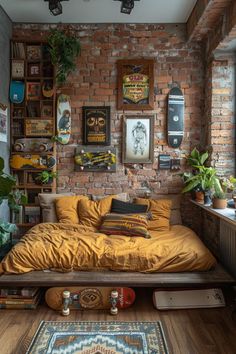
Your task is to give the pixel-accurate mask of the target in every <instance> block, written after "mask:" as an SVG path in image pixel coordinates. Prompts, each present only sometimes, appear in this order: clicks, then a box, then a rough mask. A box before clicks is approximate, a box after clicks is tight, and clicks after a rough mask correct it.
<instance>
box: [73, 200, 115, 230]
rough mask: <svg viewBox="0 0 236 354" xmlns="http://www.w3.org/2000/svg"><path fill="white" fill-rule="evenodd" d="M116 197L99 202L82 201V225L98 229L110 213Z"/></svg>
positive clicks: (80, 216)
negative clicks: (113, 199)
mask: <svg viewBox="0 0 236 354" xmlns="http://www.w3.org/2000/svg"><path fill="white" fill-rule="evenodd" d="M114 197H115V196H114V195H110V196H108V197H106V198H103V199H101V200H98V201H96V202H95V201H93V200H86V199H82V200H81V201H80V202H79V205H78V211H79V220H80V224H81V225H84V226H90V227H94V228H95V229H98V228H99V226H100V224H101V219H102V217H103V216H104V215H106V214H107V213H109V212H110V210H111V202H112V198H114Z"/></svg>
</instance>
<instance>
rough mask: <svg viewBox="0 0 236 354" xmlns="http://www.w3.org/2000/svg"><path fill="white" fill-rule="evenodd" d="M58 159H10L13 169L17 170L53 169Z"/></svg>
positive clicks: (23, 156)
mask: <svg viewBox="0 0 236 354" xmlns="http://www.w3.org/2000/svg"><path fill="white" fill-rule="evenodd" d="M55 165H56V159H55V157H53V156H49V155H45V156H41V155H35V154H34V155H17V154H16V155H12V157H11V159H10V166H11V168H15V169H24V168H25V169H46V168H50V169H51V168H53V167H54V166H55Z"/></svg>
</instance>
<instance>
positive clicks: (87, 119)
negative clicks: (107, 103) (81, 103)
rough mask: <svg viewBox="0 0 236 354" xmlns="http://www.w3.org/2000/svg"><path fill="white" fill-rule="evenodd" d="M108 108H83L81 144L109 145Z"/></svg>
mask: <svg viewBox="0 0 236 354" xmlns="http://www.w3.org/2000/svg"><path fill="white" fill-rule="evenodd" d="M110 124H111V122H110V107H83V143H84V144H85V145H110V141H111V136H110V135H111V125H110Z"/></svg>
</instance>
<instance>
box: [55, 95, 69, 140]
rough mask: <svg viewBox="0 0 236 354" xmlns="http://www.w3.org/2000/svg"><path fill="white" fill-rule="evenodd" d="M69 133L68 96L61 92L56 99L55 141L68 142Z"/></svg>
mask: <svg viewBox="0 0 236 354" xmlns="http://www.w3.org/2000/svg"><path fill="white" fill-rule="evenodd" d="M70 134H71V102H70V96H68V95H63V94H61V95H60V96H59V97H58V99H57V141H58V142H59V143H61V144H63V145H65V144H68V142H69V140H70Z"/></svg>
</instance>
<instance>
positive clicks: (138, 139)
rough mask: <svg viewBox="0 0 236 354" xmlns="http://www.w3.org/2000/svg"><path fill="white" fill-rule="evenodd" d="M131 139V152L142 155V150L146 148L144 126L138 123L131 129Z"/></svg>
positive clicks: (145, 130)
mask: <svg viewBox="0 0 236 354" xmlns="http://www.w3.org/2000/svg"><path fill="white" fill-rule="evenodd" d="M132 137H133V151H134V154H135V155H137V154H141V155H143V154H144V150H145V148H146V146H147V129H146V127H145V125H144V124H143V123H142V122H140V121H138V122H137V124H136V125H135V126H134V127H133V129H132Z"/></svg>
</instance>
